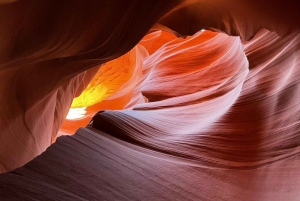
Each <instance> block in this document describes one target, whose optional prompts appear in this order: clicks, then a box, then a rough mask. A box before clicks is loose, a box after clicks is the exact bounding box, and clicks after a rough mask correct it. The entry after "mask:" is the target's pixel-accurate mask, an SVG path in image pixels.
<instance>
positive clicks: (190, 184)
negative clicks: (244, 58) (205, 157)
mask: <svg viewBox="0 0 300 201" xmlns="http://www.w3.org/2000/svg"><path fill="white" fill-rule="evenodd" d="M62 153H63V154H62ZM299 171H300V167H299V157H298V156H293V157H290V158H288V159H286V160H284V161H277V162H275V163H270V164H268V165H265V166H263V167H259V168H255V169H252V170H232V169H226V170H225V169H218V168H206V167H197V166H194V165H192V164H189V163H186V162H185V161H181V160H178V159H176V158H174V157H173V156H171V157H170V156H166V155H163V154H159V153H158V152H153V151H149V150H148V149H144V148H141V147H139V146H134V145H132V144H129V143H126V142H124V141H120V140H118V139H116V138H114V137H112V136H110V135H107V134H105V133H103V132H101V131H97V130H95V129H87V128H85V129H81V130H78V131H77V133H76V134H75V135H73V136H66V137H61V138H59V139H58V140H57V142H56V143H54V144H53V145H52V146H50V148H48V149H47V151H46V152H44V153H43V154H41V155H40V156H38V157H37V158H35V159H34V160H33V161H31V162H30V163H28V164H26V165H25V166H24V167H22V168H19V169H16V170H15V171H12V172H10V173H6V174H1V175H0V196H1V200H3V201H11V200H24V201H27V200H66V201H73V200H128V201H129V200H170V201H173V200H211V201H215V200H228V201H232V200H245V201H252V200H259V201H264V200H290V201H297V200H299V199H298V198H299V188H298V187H299V185H300V181H299V174H296V172H298V173H299Z"/></svg>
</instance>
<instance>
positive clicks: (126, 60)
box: [71, 48, 136, 108]
mask: <svg viewBox="0 0 300 201" xmlns="http://www.w3.org/2000/svg"><path fill="white" fill-rule="evenodd" d="M135 66H136V48H134V49H132V50H131V51H130V52H128V53H127V54H125V55H123V56H121V57H119V58H117V59H115V60H112V61H110V62H108V63H106V64H105V65H104V66H102V67H101V68H100V70H99V71H98V72H97V74H96V75H95V77H94V79H93V80H92V81H91V83H90V84H89V85H88V87H87V88H86V89H85V90H84V91H83V92H82V93H81V95H80V96H79V97H76V98H74V100H73V102H72V105H71V108H79V107H88V106H91V105H94V104H96V103H99V102H101V101H102V100H105V99H106V98H108V97H110V96H111V95H113V94H114V93H116V92H117V91H118V90H119V89H120V88H121V87H122V86H123V85H124V84H125V83H126V82H127V81H128V80H129V79H130V78H131V77H132V76H133V72H134V69H135Z"/></svg>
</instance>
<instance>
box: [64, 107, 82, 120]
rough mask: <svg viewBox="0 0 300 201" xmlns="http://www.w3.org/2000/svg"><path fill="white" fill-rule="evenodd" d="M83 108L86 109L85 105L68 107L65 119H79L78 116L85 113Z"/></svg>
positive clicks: (80, 116)
mask: <svg viewBox="0 0 300 201" xmlns="http://www.w3.org/2000/svg"><path fill="white" fill-rule="evenodd" d="M85 109H86V107H81V108H70V110H69V112H68V115H67V117H66V119H69V120H75V119H80V118H82V117H84V115H85V114H86V110H85Z"/></svg>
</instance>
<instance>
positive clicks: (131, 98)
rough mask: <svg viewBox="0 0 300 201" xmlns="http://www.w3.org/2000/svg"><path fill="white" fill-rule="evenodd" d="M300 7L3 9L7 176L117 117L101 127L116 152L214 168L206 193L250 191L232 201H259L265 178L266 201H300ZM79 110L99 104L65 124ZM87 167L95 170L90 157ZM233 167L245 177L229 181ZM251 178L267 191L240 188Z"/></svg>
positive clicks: (1, 156)
mask: <svg viewBox="0 0 300 201" xmlns="http://www.w3.org/2000/svg"><path fill="white" fill-rule="evenodd" d="M270 5H272V6H270ZM299 8H300V7H299V5H298V4H297V1H289V2H284V1H272V2H271V1H264V2H261V1H258V0H257V1H253V0H252V1H250V0H249V1H243V2H238V3H237V2H236V1H231V0H229V1H228V0H227V1H225V0H224V1H223V0H220V1H210V2H206V1H200V0H186V1H174V0H170V1H138V0H136V1H128V2H125V1H119V0H113V1H90V2H85V1H79V0H78V1H77V0H72V1H63V2H61V1H50V0H49V1H43V2H41V1H34V0H31V1H29V0H26V1H14V2H13V1H0V27H3V31H1V34H0V45H1V48H0V107H1V113H0V172H7V171H10V170H13V169H15V168H17V167H20V166H22V165H24V164H25V163H27V162H29V161H30V160H32V159H33V158H34V157H36V156H37V155H39V154H41V153H42V152H43V151H45V150H46V148H47V147H49V146H50V145H51V143H53V142H55V140H56V138H57V136H59V135H63V134H72V133H74V132H75V130H77V128H78V127H79V126H86V125H87V123H88V122H89V121H90V120H91V118H92V117H93V116H94V115H95V114H96V113H97V112H98V111H100V110H105V111H103V112H100V113H98V114H96V115H95V116H94V117H93V119H92V121H91V122H90V126H92V127H94V128H97V129H98V130H101V131H103V132H105V133H107V134H109V135H110V136H113V137H112V139H115V138H118V139H119V140H116V142H114V143H115V146H116V147H119V146H121V144H122V143H124V142H122V141H126V143H125V144H126V146H131V145H129V144H130V143H131V144H134V146H133V147H135V146H137V147H139V148H136V147H135V148H134V149H135V150H138V152H142V150H147V154H148V155H150V157H153V156H154V157H155V158H161V157H162V156H164V157H167V159H163V160H168V161H171V163H172V165H171V166H172V168H175V169H176V168H179V166H180V168H182V170H183V171H184V172H186V173H187V174H188V175H189V178H191V177H192V176H191V175H194V176H195V177H197V178H198V177H199V178H203V177H205V175H204V174H202V173H200V172H201V171H204V170H205V171H207V172H209V173H208V174H209V177H208V179H206V180H205V181H202V182H200V183H199V186H198V187H199V188H201V186H205V185H209V186H210V185H212V183H215V184H216V185H220V186H223V187H224V188H226V192H235V191H237V192H242V190H243V189H246V188H247V193H246V195H245V196H244V197H243V196H242V197H241V196H237V194H236V193H229V194H230V196H229V197H226V198H224V200H241V199H244V200H253V199H252V196H253V195H254V194H253V192H256V191H258V189H259V187H258V186H259V184H260V183H262V184H263V185H262V187H261V189H259V193H258V197H257V200H269V199H274V198H276V199H277V200H286V199H285V197H283V196H280V195H283V194H284V195H285V196H289V198H291V199H288V200H298V199H299V195H298V194H297V192H299V188H300V186H299V182H297V181H295V180H294V179H293V178H296V177H297V176H299V174H300V172H299V169H298V168H297V167H296V166H295V164H299V159H298V158H299V157H298V156H299V151H300V148H299V143H300V141H299V134H300V133H299V129H300V128H299V120H300V115H299V114H300V113H299V110H300V107H299V98H300V97H299V96H300V91H299V76H300V72H299V68H300V32H299V26H300V16H299V12H298V10H299ZM282 13H285V15H281V14H282ZM279 16H280V17H279ZM203 28H204V29H205V30H201V29H203ZM206 29H209V30H206ZM220 32H221V33H220ZM178 37H179V38H178ZM182 37H184V38H182ZM120 56H121V57H120ZM91 81H92V82H91ZM85 88H86V90H85V91H84V89H85ZM82 91H84V92H83V94H82V95H81V96H79V95H80V94H81V92H82ZM74 97H77V98H76V99H75V100H74V101H73V103H72V100H73V98H74ZM71 105H72V107H86V108H85V110H86V114H85V116H84V117H83V118H81V119H79V120H65V117H66V115H67V113H68V110H69V108H70V106H71ZM59 129H60V132H59ZM58 132H59V133H58ZM101 133H102V132H99V133H98V134H99V135H102V134H101ZM68 139H72V137H71V138H68ZM120 140H121V141H120ZM83 141H84V143H86V145H87V146H88V147H89V148H93V149H96V150H98V151H99V152H100V153H101V150H102V148H101V146H95V147H94V146H92V143H90V141H91V140H90V139H86V140H83ZM88 141H89V142H88ZM65 143H66V146H68V147H69V146H71V145H70V143H69V142H68V141H66V142H65ZM114 143H113V144H114ZM127 143H129V144H127ZM71 144H72V143H71ZM75 144H76V143H75ZM60 146H62V148H60V150H62V152H64V150H65V149H67V148H66V147H64V145H63V144H61V145H60ZM74 146H75V145H74ZM122 146H123V145H122ZM111 149H115V148H111ZM52 150H53V149H52ZM129 152H130V154H129V155H134V154H137V153H136V151H133V152H131V151H129ZM55 154H57V150H55ZM61 154H63V153H61ZM119 154H121V155H122V154H123V153H122V152H120V153H119ZM108 157H109V156H108ZM164 157H162V158H164ZM137 158H139V155H137ZM41 159H42V162H41V163H42V164H44V165H46V164H47V163H49V161H48V159H47V158H46V157H45V156H44V157H41V158H40V159H39V160H41ZM77 160H78V161H81V160H83V161H86V163H91V164H89V165H91V166H93V161H91V160H89V157H88V156H86V155H81V156H78V158H77ZM122 160H124V161H127V162H126V163H129V161H130V159H129V158H128V157H127V156H124V157H123V159H122ZM159 160H160V159H159ZM102 162H103V161H102ZM131 162H132V161H130V163H131ZM140 162H141V163H143V164H144V166H146V164H147V162H145V161H144V160H142V161H140ZM155 162H157V164H160V163H162V162H161V161H156V160H154V162H153V163H155ZM58 163H59V164H60V165H61V166H63V163H64V161H63V158H61V159H59V161H58ZM133 163H134V162H133ZM32 164H35V163H34V162H33V163H32ZM157 164H156V165H157ZM179 164H180V165H179ZM77 165H78V167H79V166H80V164H77ZM165 165H167V166H168V165H169V164H165ZM144 166H143V165H141V167H144ZM154 166H155V164H154ZM191 166H192V167H193V168H192V169H190V168H189V167H191ZM60 168H63V167H60ZM139 168H140V167H139ZM180 168H179V169H180ZM195 168H196V169H195ZM199 168H200V169H201V171H200V170H199ZM215 168H218V169H215ZM54 169H55V168H54ZM146 169H147V168H146ZM146 169H145V171H146V172H147V171H148V169H147V170H146ZM24 170H26V168H25V169H22V170H21V172H22V174H23V175H24V177H26V171H25V172H23V171H24ZM122 170H124V169H122V168H120V169H119V171H122ZM162 170H163V168H162ZM55 171H59V169H57V170H55ZM64 171H65V170H64ZM189 171H190V172H189ZM264 171H269V173H270V174H265V173H263V172H264ZM106 172H110V170H107V171H106ZM133 172H135V173H137V172H138V170H135V171H133ZM220 172H221V173H220ZM226 172H230V173H232V174H233V175H234V176H232V177H230V178H228V183H227V184H226V185H225V184H224V183H222V180H223V177H224V175H225V173H226ZM169 173H170V172H169ZM169 173H168V174H169ZM45 174H47V173H45ZM65 174H66V175H67V172H66V173H65ZM86 174H87V173H86V172H83V173H82V175H81V176H85V175H86ZM132 174H134V173H132ZM149 174H150V173H149ZM151 174H152V173H151ZM170 174H173V173H170ZM174 174H175V173H174ZM273 174H274V175H279V176H280V178H283V177H285V178H286V179H285V180H283V179H281V180H278V179H270V178H269V177H272V176H274V175H273ZM238 175H242V177H243V179H242V180H243V181H244V182H246V181H245V180H248V179H249V175H252V176H253V175H256V176H257V175H258V176H257V177H255V178H254V176H253V178H252V179H253V183H254V184H255V187H253V188H251V189H250V190H249V189H248V188H250V187H249V186H247V185H241V183H242V180H238V181H237V179H236V178H238V177H239V176H238ZM5 177H6V176H3V178H5ZM133 177H134V176H133ZM143 177H144V178H143V179H144V180H145V181H147V180H149V179H152V178H151V177H150V176H148V175H144V176H143ZM274 177H275V176H274ZM110 178H112V179H113V177H110V176H108V177H107V178H106V179H107V180H109V179H110ZM247 178H248V179H247ZM31 179H33V180H34V174H33V176H32V178H31ZM37 179H38V178H37ZM143 179H142V180H143ZM178 179H179V178H178ZM244 179H245V180H244ZM144 180H143V181H144ZM154 180H155V181H156V182H157V183H160V184H162V185H173V184H176V185H179V184H178V182H177V181H174V182H173V181H162V180H160V179H158V180H156V179H154ZM6 181H7V182H10V181H9V180H5V179H4V180H1V177H0V184H1V185H3V186H5V182H6ZM185 181H186V182H187V183H186V185H185V187H184V188H183V191H184V190H185V192H186V193H182V194H180V196H181V197H180V198H181V199H184V198H185V197H186V198H190V199H200V198H201V196H195V197H193V196H192V197H189V196H188V195H187V194H188V193H187V192H188V190H187V189H189V188H188V187H189V185H193V184H192V183H191V182H190V181H189V180H185ZM191 181H192V179H191ZM1 182H2V183H1ZM22 182H23V181H21V180H20V184H21V183H22ZM49 182H51V181H50V180H49ZM221 183H222V184H221ZM17 185H18V184H16V188H17ZM145 185H146V184H145ZM237 185H238V186H239V187H238V189H237V188H236V186H237ZM289 185H291V186H293V188H290V189H288V188H286V186H289ZM268 186H272V187H270V188H272V190H270V189H268ZM154 188H155V187H154ZM157 188H158V187H157ZM262 189H263V190H262ZM274 189H279V190H278V192H277V191H274ZM65 190H66V191H68V190H69V191H70V192H71V191H72V189H68V188H67V189H65ZM73 190H74V189H73ZM156 190H158V189H156ZM0 192H1V191H0ZM226 192H225V191H224V194H223V195H224V196H225V195H227V194H226ZM193 193H195V194H197V193H196V191H195V192H194V191H193ZM205 193H206V195H207V196H206V197H204V198H203V199H204V200H209V199H211V200H215V199H212V198H209V195H213V194H214V192H213V191H212V190H211V191H209V190H207V189H206V190H205ZM33 194H34V193H33ZM158 194H159V193H158ZM6 195H7V194H6ZM21 196H22V195H21ZM24 196H26V195H24ZM115 196H116V195H115ZM126 196H127V198H128V199H130V196H128V195H126ZM126 196H125V197H126ZM136 196H137V197H135V198H138V195H136ZM149 196H150V195H149ZM218 196H219V197H216V199H217V198H218V199H221V197H222V193H220V194H218ZM149 199H150V197H149ZM168 199H171V200H172V199H173V198H172V196H171V197H170V196H169V198H168Z"/></svg>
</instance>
